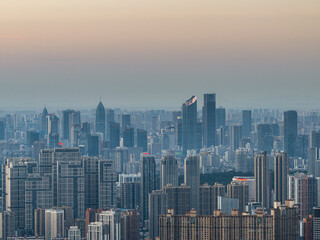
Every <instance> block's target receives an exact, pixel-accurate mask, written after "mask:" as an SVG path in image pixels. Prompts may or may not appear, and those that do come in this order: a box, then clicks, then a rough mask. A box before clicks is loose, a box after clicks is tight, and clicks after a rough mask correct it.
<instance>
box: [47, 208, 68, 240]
mask: <svg viewBox="0 0 320 240" xmlns="http://www.w3.org/2000/svg"><path fill="white" fill-rule="evenodd" d="M45 214H46V215H45V229H46V230H45V239H46V240H51V239H53V238H63V237H64V211H63V210H58V209H46V213H45Z"/></svg>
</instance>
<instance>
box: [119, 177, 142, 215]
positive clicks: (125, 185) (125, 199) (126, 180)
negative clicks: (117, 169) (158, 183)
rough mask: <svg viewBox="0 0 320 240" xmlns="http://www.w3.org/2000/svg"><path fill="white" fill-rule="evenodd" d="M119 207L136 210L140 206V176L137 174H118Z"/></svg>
mask: <svg viewBox="0 0 320 240" xmlns="http://www.w3.org/2000/svg"><path fill="white" fill-rule="evenodd" d="M119 183H120V207H121V208H126V209H137V208H138V207H139V206H140V197H141V196H140V195H141V176H140V175H138V174H120V175H119Z"/></svg>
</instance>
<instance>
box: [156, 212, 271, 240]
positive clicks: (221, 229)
mask: <svg viewBox="0 0 320 240" xmlns="http://www.w3.org/2000/svg"><path fill="white" fill-rule="evenodd" d="M159 221H160V239H162V240H175V239H181V240H187V239H201V240H210V239H215V240H225V239H233V240H240V239H246V240H257V239H259V240H272V239H273V217H272V216H270V215H267V214H266V213H265V212H263V211H259V212H258V213H257V214H256V215H248V214H246V215H239V213H238V211H232V214H231V215H225V214H223V213H221V211H215V215H210V216H209V215H206V216H203V215H198V214H197V213H196V211H191V212H190V213H188V214H186V215H176V214H175V213H174V211H172V210H168V213H167V214H165V215H161V217H160V219H159ZM253 226H254V227H253Z"/></svg>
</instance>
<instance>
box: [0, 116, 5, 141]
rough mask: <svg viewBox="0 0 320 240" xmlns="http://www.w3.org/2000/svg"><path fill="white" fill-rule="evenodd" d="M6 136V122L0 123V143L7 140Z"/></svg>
mask: <svg viewBox="0 0 320 240" xmlns="http://www.w3.org/2000/svg"><path fill="white" fill-rule="evenodd" d="M5 138H6V135H5V124H4V121H0V141H1V140H5Z"/></svg>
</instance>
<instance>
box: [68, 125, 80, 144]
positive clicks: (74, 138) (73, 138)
mask: <svg viewBox="0 0 320 240" xmlns="http://www.w3.org/2000/svg"><path fill="white" fill-rule="evenodd" d="M80 131H81V125H80V124H72V126H71V131H70V147H78V145H79V135H80Z"/></svg>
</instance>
